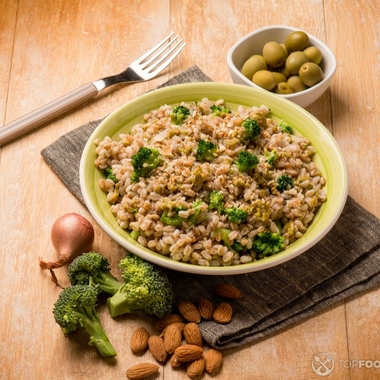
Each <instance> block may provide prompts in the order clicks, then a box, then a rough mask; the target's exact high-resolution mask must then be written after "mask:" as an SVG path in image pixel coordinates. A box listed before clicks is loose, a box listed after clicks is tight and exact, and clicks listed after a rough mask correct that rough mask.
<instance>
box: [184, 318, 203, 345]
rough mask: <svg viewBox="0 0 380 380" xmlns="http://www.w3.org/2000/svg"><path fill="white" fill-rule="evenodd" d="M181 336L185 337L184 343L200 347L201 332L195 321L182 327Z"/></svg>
mask: <svg viewBox="0 0 380 380" xmlns="http://www.w3.org/2000/svg"><path fill="white" fill-rule="evenodd" d="M183 336H184V337H185V340H186V343H188V344H195V345H196V346H199V347H202V334H201V330H199V327H198V325H197V324H196V323H194V322H190V323H186V325H185V328H184V329H183Z"/></svg>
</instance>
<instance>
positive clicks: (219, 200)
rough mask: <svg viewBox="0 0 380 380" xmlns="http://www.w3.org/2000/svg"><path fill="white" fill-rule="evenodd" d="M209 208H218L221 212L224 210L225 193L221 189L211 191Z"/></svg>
mask: <svg viewBox="0 0 380 380" xmlns="http://www.w3.org/2000/svg"><path fill="white" fill-rule="evenodd" d="M208 209H209V210H216V211H218V213H219V214H223V212H224V195H223V194H222V193H221V192H220V191H216V190H213V191H211V193H210V198H209V204H208Z"/></svg>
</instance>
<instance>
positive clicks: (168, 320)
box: [154, 314, 182, 331]
mask: <svg viewBox="0 0 380 380" xmlns="http://www.w3.org/2000/svg"><path fill="white" fill-rule="evenodd" d="M177 322H182V317H181V316H180V315H178V314H168V315H165V317H162V318H159V319H157V321H156V322H155V324H154V326H155V327H156V329H157V330H160V331H162V330H163V329H164V328H165V327H167V326H169V325H171V324H173V323H177Z"/></svg>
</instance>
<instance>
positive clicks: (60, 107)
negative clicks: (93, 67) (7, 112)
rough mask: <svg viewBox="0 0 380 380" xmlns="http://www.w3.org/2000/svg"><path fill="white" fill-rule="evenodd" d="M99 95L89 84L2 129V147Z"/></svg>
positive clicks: (0, 140) (0, 139)
mask: <svg viewBox="0 0 380 380" xmlns="http://www.w3.org/2000/svg"><path fill="white" fill-rule="evenodd" d="M97 94H98V89H97V88H96V87H95V85H94V84H93V83H92V82H91V83H87V84H85V85H83V86H81V87H79V88H77V89H76V90H74V91H71V92H69V93H68V94H66V95H63V96H61V97H60V98H58V99H56V100H54V101H52V102H51V103H48V104H46V105H45V106H42V107H41V108H38V109H36V110H35V111H32V112H30V113H28V114H26V115H25V116H22V117H20V118H19V119H16V120H15V121H12V122H11V123H9V124H6V125H4V126H2V127H0V146H2V145H4V144H6V143H8V142H10V141H12V140H13V139H15V138H17V137H20V136H21V135H23V134H25V133H27V132H29V131H31V130H32V129H34V128H36V127H38V126H40V125H41V124H43V123H45V122H47V121H48V120H51V119H53V118H54V117H56V116H58V115H60V114H62V113H63V112H66V111H68V110H70V109H71V108H74V107H75V106H77V105H79V104H82V103H84V102H85V101H87V100H90V99H92V98H93V97H94V96H95V95H97Z"/></svg>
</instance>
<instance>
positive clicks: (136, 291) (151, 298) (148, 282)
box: [107, 254, 174, 318]
mask: <svg viewBox="0 0 380 380" xmlns="http://www.w3.org/2000/svg"><path fill="white" fill-rule="evenodd" d="M119 268H121V269H123V272H122V275H121V276H122V279H123V281H124V283H123V285H121V286H120V288H119V290H118V291H117V293H115V294H114V295H113V296H112V297H110V298H108V301H107V303H108V309H109V312H110V315H111V317H117V316H119V315H122V314H126V313H133V312H136V311H144V312H146V313H148V314H150V315H155V316H157V317H158V318H160V317H163V316H164V315H167V314H169V313H170V312H171V310H172V307H173V298H174V294H173V288H172V285H171V283H170V281H169V278H168V277H167V275H166V273H164V272H163V271H162V270H161V269H160V268H159V267H157V266H155V265H153V264H151V263H149V262H147V261H145V260H143V259H142V258H140V257H138V256H134V255H131V254H128V255H127V256H126V257H125V258H124V259H122V260H121V261H120V263H119Z"/></svg>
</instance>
